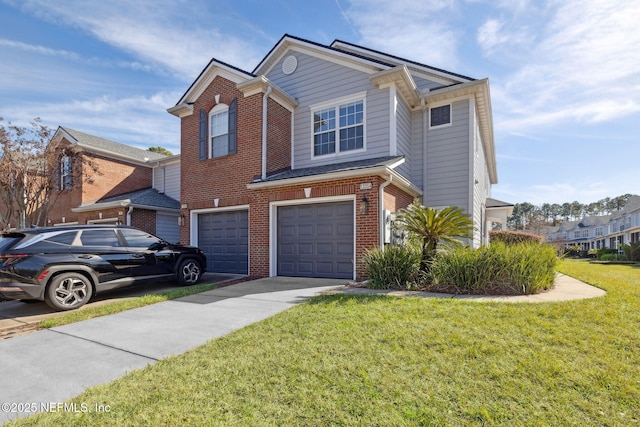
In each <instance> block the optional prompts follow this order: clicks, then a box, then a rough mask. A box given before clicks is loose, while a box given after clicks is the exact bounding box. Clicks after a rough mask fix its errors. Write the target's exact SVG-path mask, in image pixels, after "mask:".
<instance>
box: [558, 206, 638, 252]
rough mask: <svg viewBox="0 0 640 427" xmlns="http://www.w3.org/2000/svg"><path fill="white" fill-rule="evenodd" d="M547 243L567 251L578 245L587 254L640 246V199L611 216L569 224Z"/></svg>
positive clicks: (589, 218) (565, 224)
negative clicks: (588, 252)
mask: <svg viewBox="0 0 640 427" xmlns="http://www.w3.org/2000/svg"><path fill="white" fill-rule="evenodd" d="M546 240H547V241H548V242H550V243H558V244H561V245H564V247H565V248H568V247H571V246H576V245H578V246H580V247H581V249H582V250H584V251H588V250H590V249H601V248H609V249H618V248H619V247H620V245H622V244H629V243H636V242H640V196H631V197H630V198H629V200H628V201H627V203H626V205H625V206H624V208H622V209H621V210H620V211H616V212H614V213H612V214H611V215H600V216H589V217H584V218H583V219H581V220H580V221H565V222H563V223H562V224H560V226H559V227H557V228H556V229H554V230H552V231H551V232H550V233H549V234H548V236H547V238H546Z"/></svg>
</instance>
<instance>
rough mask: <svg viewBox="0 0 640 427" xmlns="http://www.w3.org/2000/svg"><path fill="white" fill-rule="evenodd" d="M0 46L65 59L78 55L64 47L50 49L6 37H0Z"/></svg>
mask: <svg viewBox="0 0 640 427" xmlns="http://www.w3.org/2000/svg"><path fill="white" fill-rule="evenodd" d="M0 46H4V47H8V48H11V49H17V50H21V51H25V52H32V53H38V54H41V55H47V56H58V57H62V58H67V59H74V60H76V59H78V58H79V55H78V54H77V53H75V52H70V51H68V50H64V49H51V48H48V47H46V46H39V45H32V44H28V43H23V42H18V41H14V40H8V39H0Z"/></svg>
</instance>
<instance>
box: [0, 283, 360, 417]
mask: <svg viewBox="0 0 640 427" xmlns="http://www.w3.org/2000/svg"><path fill="white" fill-rule="evenodd" d="M346 283H347V281H346V280H333V279H303V278H287V277H272V278H266V279H259V280H253V281H249V282H243V283H239V284H236V285H230V286H226V287H221V288H217V289H214V290H211V291H208V292H204V293H201V294H195V295H190V296H187V297H183V298H179V299H175V300H170V301H165V302H161V303H158V304H153V305H149V306H146V307H141V308H137V309H133V310H128V311H124V312H121V313H117V314H112V315H109V316H104V317H99V318H95V319H90V320H85V321H82V322H78V323H74V324H70V325H65V326H60V327H56V328H51V329H47V330H40V331H36V332H32V333H30V334H26V335H22V336H17V337H14V338H11V339H5V340H2V341H0V360H1V361H2V366H3V369H2V374H1V375H2V387H0V403H2V408H0V424H1V423H4V422H6V421H8V420H11V419H14V418H17V417H22V416H27V415H29V414H30V413H32V412H33V410H35V411H36V412H41V411H47V410H58V411H60V410H61V409H59V408H60V406H62V407H63V408H64V406H63V405H62V403H63V402H64V401H65V400H67V399H70V398H72V397H74V396H76V395H78V394H80V393H81V392H82V391H83V390H85V389H86V388H88V387H91V386H95V385H98V384H103V383H106V382H109V381H112V380H115V379H117V378H118V377H120V376H122V375H125V374H126V373H128V372H130V371H132V370H134V369H140V368H143V367H145V366H146V365H149V364H151V363H154V362H156V361H158V360H160V359H163V358H166V357H168V356H172V355H177V354H181V353H184V352H185V351H187V350H189V349H192V348H195V347H198V346H200V345H202V344H204V343H206V342H207V341H209V340H211V339H213V338H217V337H220V336H223V335H226V334H228V333H230V332H232V331H234V330H236V329H240V328H242V327H244V326H247V325H249V324H251V323H254V322H257V321H260V320H263V319H265V318H267V317H270V316H273V315H275V314H277V313H279V312H281V311H284V310H286V309H288V308H290V307H292V306H294V305H296V304H298V303H300V302H303V301H306V300H307V299H309V298H311V297H313V296H315V295H317V294H319V293H322V292H326V291H327V290H330V289H333V288H336V287H339V286H343V285H345V284H346ZM3 304H4V303H3ZM84 403H86V404H87V405H88V407H90V408H93V407H94V404H96V403H97V402H84ZM107 404H108V402H107ZM51 405H53V407H52V406H51ZM62 410H63V409H62ZM114 410H117V408H114Z"/></svg>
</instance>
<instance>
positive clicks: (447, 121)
mask: <svg viewBox="0 0 640 427" xmlns="http://www.w3.org/2000/svg"><path fill="white" fill-rule="evenodd" d="M444 125H451V104H447V105H441V106H440V107H434V108H432V109H431V111H430V114H429V126H430V127H436V126H444Z"/></svg>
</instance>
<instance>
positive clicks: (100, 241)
mask: <svg viewBox="0 0 640 427" xmlns="http://www.w3.org/2000/svg"><path fill="white" fill-rule="evenodd" d="M80 242H82V245H83V246H120V242H119V241H118V236H117V235H116V232H115V230H112V229H107V230H83V231H82V235H81V236H80Z"/></svg>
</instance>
